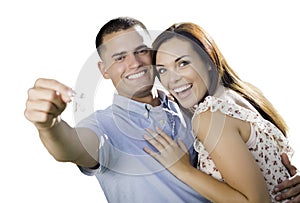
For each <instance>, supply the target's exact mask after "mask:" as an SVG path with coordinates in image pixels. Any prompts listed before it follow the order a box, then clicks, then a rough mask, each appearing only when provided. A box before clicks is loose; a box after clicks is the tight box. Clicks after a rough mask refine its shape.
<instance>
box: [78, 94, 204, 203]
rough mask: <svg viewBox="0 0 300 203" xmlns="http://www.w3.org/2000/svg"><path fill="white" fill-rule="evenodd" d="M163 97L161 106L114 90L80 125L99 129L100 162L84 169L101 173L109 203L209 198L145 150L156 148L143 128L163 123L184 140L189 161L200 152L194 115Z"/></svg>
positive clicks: (178, 201) (88, 173) (166, 202)
mask: <svg viewBox="0 0 300 203" xmlns="http://www.w3.org/2000/svg"><path fill="white" fill-rule="evenodd" d="M160 100H161V104H160V106H157V107H153V106H151V105H149V104H145V103H140V102H136V101H133V100H131V99H128V98H126V97H122V96H120V95H117V94H116V95H114V100H113V105H112V106H110V107H108V108H107V109H105V110H99V111H96V112H95V113H93V114H92V115H91V116H89V117H88V118H86V119H83V120H82V121H81V122H80V123H79V124H78V125H77V127H86V128H89V129H91V130H93V131H94V132H95V133H96V134H97V135H98V138H99V141H100V147H99V163H100V167H99V168H98V169H95V170H92V169H87V168H80V169H81V171H82V172H83V173H85V174H87V175H95V176H96V177H97V179H98V181H99V183H100V185H101V187H102V189H103V192H104V194H105V196H106V198H107V201H108V202H110V203H116V202H122V203H127V202H128V203H148V202H149V203H160V202H161V203H168V202H172V203H180V202H192V203H194V202H208V201H207V200H206V199H204V198H203V197H202V196H201V195H199V194H198V193H197V192H195V191H194V190H193V189H191V188H190V187H188V186H187V185H186V184H184V183H183V182H181V181H180V180H178V179H177V178H176V177H175V176H173V175H172V174H171V173H170V172H169V171H168V170H166V169H165V168H164V167H163V166H162V165H160V164H159V163H158V162H157V161H156V160H155V159H153V158H152V157H150V156H149V155H148V154H146V153H145V151H144V150H143V148H144V147H145V146H147V147H150V148H152V146H151V145H150V144H149V143H148V142H147V141H145V140H144V138H143V136H144V134H146V131H145V128H150V129H152V130H154V129H155V127H159V128H161V129H162V130H163V131H165V132H166V133H167V134H168V135H170V136H171V137H172V138H173V139H175V140H177V139H178V138H179V137H180V139H181V140H183V141H184V142H185V144H186V146H187V147H189V148H190V154H191V161H192V160H193V159H194V158H195V156H196V154H195V151H194V150H193V145H192V144H193V136H192V134H191V126H190V121H188V120H186V121H185V119H184V118H183V116H182V115H181V114H180V113H179V109H178V106H177V105H176V104H175V103H174V102H172V101H169V100H168V98H167V97H166V96H165V95H164V94H162V93H160ZM152 149H153V148H152ZM199 184H201V183H199Z"/></svg>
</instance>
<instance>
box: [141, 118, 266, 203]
mask: <svg viewBox="0 0 300 203" xmlns="http://www.w3.org/2000/svg"><path fill="white" fill-rule="evenodd" d="M216 113H217V112H215V113H213V114H215V115H214V119H213V121H214V123H212V122H211V121H212V119H211V115H209V114H208V115H204V117H198V116H197V117H196V118H195V119H196V120H195V119H194V122H200V120H201V122H202V123H201V126H203V127H202V128H201V129H200V128H199V127H200V126H199V125H198V126H197V127H196V128H195V130H196V131H195V132H196V133H197V136H198V138H200V140H202V139H203V140H205V138H206V136H201V135H207V136H210V133H221V134H220V136H214V137H219V140H218V142H217V144H216V145H215V146H214V148H213V150H212V153H211V157H212V159H213V160H214V162H215V164H216V166H217V168H218V169H219V170H220V172H221V174H222V176H223V178H224V179H225V180H226V183H224V182H221V181H219V180H217V179H215V178H213V177H211V176H209V175H207V174H205V173H203V172H201V171H199V170H197V169H195V168H193V167H192V166H191V165H190V164H189V162H188V158H186V157H187V155H186V154H185V155H183V156H182V154H183V152H186V151H187V150H186V149H185V148H184V147H183V144H182V143H181V142H179V144H178V145H177V143H175V142H174V141H173V140H172V139H171V138H169V136H167V135H166V134H165V133H163V132H162V131H158V133H159V134H158V135H155V139H151V138H149V137H147V136H146V137H145V138H146V139H147V140H148V141H149V142H150V143H151V144H152V145H153V146H154V147H155V148H157V149H158V151H159V153H154V152H153V151H151V150H149V149H147V148H146V149H145V150H146V152H148V153H149V154H150V155H152V156H153V157H154V158H155V159H157V160H158V161H159V162H160V163H162V164H163V165H164V166H166V167H167V168H168V170H170V172H171V173H173V174H174V175H175V176H176V177H178V178H179V179H180V180H182V181H183V182H185V183H186V184H188V185H189V186H191V187H192V188H193V189H194V190H196V191H198V192H199V193H200V194H201V195H203V196H204V197H206V198H207V199H209V200H210V201H213V202H239V203H241V202H270V199H269V198H270V197H269V194H268V190H267V186H266V183H265V181H264V178H263V176H262V173H261V172H260V169H259V167H258V165H257V163H256V162H255V161H254V159H253V157H252V154H251V153H250V152H249V150H248V148H247V147H246V145H245V143H244V141H243V140H242V138H241V136H240V135H239V131H238V130H237V128H236V126H235V123H234V122H233V123H231V122H232V120H231V119H233V118H225V120H224V115H223V114H216ZM206 116H208V117H206ZM220 116H221V117H220ZM220 121H222V122H223V121H224V122H225V123H223V124H222V125H220V123H218V122H220ZM216 122H217V123H216ZM217 124H218V125H219V128H218V127H216V126H215V125H217ZM210 126H213V128H210ZM208 143H212V142H208ZM211 146H213V145H211ZM182 149H183V150H182ZM180 153H181V154H180ZM180 155H181V157H182V158H180V159H179V158H178V156H180ZM176 157H177V158H176ZM178 159H179V160H178ZM176 160H178V161H176Z"/></svg>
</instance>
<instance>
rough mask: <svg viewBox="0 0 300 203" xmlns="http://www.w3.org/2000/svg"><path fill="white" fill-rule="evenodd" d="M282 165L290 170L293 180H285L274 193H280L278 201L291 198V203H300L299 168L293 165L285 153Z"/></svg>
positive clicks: (277, 197)
mask: <svg viewBox="0 0 300 203" xmlns="http://www.w3.org/2000/svg"><path fill="white" fill-rule="evenodd" d="M281 158H282V163H283V164H284V165H285V167H286V168H287V169H288V170H289V173H290V175H291V176H292V178H290V179H289V180H285V181H283V182H282V183H280V184H278V185H277V186H276V187H275V189H274V192H275V193H278V195H277V196H276V200H278V201H279V200H285V199H289V198H291V200H290V201H289V203H300V175H299V174H298V175H297V168H296V167H295V166H294V165H292V164H291V162H290V160H289V158H288V156H287V155H286V154H285V153H283V154H282V156H281Z"/></svg>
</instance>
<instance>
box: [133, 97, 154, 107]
mask: <svg viewBox="0 0 300 203" xmlns="http://www.w3.org/2000/svg"><path fill="white" fill-rule="evenodd" d="M131 99H132V100H135V101H138V102H141V103H146V104H150V105H151V106H159V105H160V100H159V98H158V97H155V98H153V95H152V94H150V95H148V96H146V97H142V98H140V97H138V98H137V97H133V98H131Z"/></svg>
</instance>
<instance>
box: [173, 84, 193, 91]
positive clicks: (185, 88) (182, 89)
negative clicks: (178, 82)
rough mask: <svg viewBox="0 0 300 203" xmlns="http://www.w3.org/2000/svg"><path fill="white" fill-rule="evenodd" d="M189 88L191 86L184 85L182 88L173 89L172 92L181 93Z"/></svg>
mask: <svg viewBox="0 0 300 203" xmlns="http://www.w3.org/2000/svg"><path fill="white" fill-rule="evenodd" d="M191 86H192V84H187V85H184V86H181V87H178V88H175V89H174V92H176V93H180V92H183V91H185V90H187V89H189V88H190V87H191Z"/></svg>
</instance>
